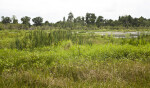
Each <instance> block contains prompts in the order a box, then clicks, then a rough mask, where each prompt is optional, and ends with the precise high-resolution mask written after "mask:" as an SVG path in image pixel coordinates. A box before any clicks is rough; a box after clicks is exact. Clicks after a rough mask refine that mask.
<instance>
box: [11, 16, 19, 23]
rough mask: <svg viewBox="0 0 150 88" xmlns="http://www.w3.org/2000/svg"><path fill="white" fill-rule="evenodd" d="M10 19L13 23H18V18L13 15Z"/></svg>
mask: <svg viewBox="0 0 150 88" xmlns="http://www.w3.org/2000/svg"><path fill="white" fill-rule="evenodd" d="M12 21H13V24H18V20H17V19H16V16H15V15H13V16H12Z"/></svg>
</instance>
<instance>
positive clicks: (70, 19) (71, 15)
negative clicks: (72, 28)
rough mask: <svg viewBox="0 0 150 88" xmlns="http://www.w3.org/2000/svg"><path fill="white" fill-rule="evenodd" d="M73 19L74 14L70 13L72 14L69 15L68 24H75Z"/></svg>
mask: <svg viewBox="0 0 150 88" xmlns="http://www.w3.org/2000/svg"><path fill="white" fill-rule="evenodd" d="M73 18H74V16H73V13H72V12H70V13H69V14H68V19H67V21H68V22H73Z"/></svg>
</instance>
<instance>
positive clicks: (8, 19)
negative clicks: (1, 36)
mask: <svg viewBox="0 0 150 88" xmlns="http://www.w3.org/2000/svg"><path fill="white" fill-rule="evenodd" d="M1 18H2V23H3V24H7V23H10V22H11V21H12V20H11V18H10V17H4V16H2V17H1Z"/></svg>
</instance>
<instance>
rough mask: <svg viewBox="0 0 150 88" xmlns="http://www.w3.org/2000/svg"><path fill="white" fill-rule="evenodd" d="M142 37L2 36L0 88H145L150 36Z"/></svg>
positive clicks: (79, 34) (80, 34)
mask: <svg viewBox="0 0 150 88" xmlns="http://www.w3.org/2000/svg"><path fill="white" fill-rule="evenodd" d="M141 32H142V31H141ZM141 32H140V34H139V35H136V36H137V37H132V35H131V34H130V33H129V34H124V37H123V38H115V35H113V33H110V32H106V33H105V34H103V35H102V34H101V33H102V32H100V33H99V32H98V31H75V30H74V31H69V30H16V31H15V30H12V31H10V30H1V31H0V87H2V88H20V87H23V88H27V87H29V88H37V87H38V88H42V87H44V88H103V87H104V88H149V87H150V34H149V32H146V33H145V32H142V33H141ZM119 33H120V32H119ZM120 35H121V34H120Z"/></svg>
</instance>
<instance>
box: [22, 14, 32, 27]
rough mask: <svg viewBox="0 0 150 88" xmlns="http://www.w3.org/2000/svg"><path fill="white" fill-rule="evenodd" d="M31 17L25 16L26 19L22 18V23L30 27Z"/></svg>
mask: <svg viewBox="0 0 150 88" xmlns="http://www.w3.org/2000/svg"><path fill="white" fill-rule="evenodd" d="M30 19H31V18H30V17H28V16H25V17H22V18H21V21H22V24H25V25H28V26H29V25H30Z"/></svg>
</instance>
